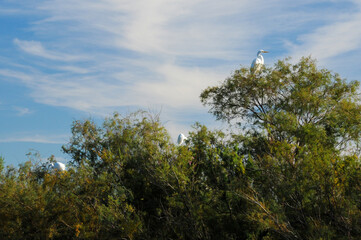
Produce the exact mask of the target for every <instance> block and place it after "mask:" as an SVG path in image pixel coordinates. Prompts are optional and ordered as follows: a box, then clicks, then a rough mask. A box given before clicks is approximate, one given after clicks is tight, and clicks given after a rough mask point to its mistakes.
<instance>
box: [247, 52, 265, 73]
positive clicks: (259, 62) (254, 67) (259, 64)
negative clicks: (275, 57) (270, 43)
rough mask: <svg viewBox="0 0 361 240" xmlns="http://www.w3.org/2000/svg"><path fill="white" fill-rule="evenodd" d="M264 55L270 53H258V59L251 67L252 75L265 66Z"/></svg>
mask: <svg viewBox="0 0 361 240" xmlns="http://www.w3.org/2000/svg"><path fill="white" fill-rule="evenodd" d="M262 53H268V51H265V50H259V51H258V53H257V57H256V58H255V59H254V60H253V61H252V65H251V72H252V73H256V72H258V71H260V70H261V68H262V66H263V64H264V59H263V56H262Z"/></svg>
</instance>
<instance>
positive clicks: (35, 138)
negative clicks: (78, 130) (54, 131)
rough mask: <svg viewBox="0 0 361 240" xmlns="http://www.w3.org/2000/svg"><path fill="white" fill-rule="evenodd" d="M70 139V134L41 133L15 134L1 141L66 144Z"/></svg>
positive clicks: (0, 140) (0, 141)
mask: <svg viewBox="0 0 361 240" xmlns="http://www.w3.org/2000/svg"><path fill="white" fill-rule="evenodd" d="M68 139H69V136H68V135H41V134H30V133H25V134H14V136H11V137H3V138H0V143H10V142H32V143H48V144H65V143H66V142H67V140H68Z"/></svg>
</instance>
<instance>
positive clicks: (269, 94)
mask: <svg viewBox="0 0 361 240" xmlns="http://www.w3.org/2000/svg"><path fill="white" fill-rule="evenodd" d="M358 86H359V83H358V82H349V83H347V82H346V80H343V79H341V78H340V76H339V75H338V74H333V73H331V72H330V71H328V70H326V69H321V70H318V69H317V67H316V64H315V61H314V60H312V59H310V58H302V59H301V61H300V62H299V63H296V64H294V65H292V64H290V63H289V62H288V61H287V60H285V61H279V62H278V63H276V64H275V66H274V67H273V68H264V69H263V71H262V72H261V73H260V74H256V75H253V74H250V73H249V70H248V69H246V68H242V69H240V70H237V71H236V72H235V73H234V75H233V76H231V77H230V78H228V79H226V80H225V82H224V83H222V84H221V85H220V86H217V87H210V88H208V89H206V90H205V91H203V93H202V94H201V100H202V102H203V103H204V104H206V105H210V106H211V109H210V111H211V112H212V113H213V114H214V115H215V116H216V117H217V118H218V119H222V120H227V121H229V122H231V121H233V120H236V121H238V125H240V126H241V127H243V130H244V134H243V135H242V136H238V139H239V144H240V145H241V146H242V147H241V148H240V151H239V153H240V155H243V156H248V162H249V164H247V170H246V172H247V173H249V174H250V175H249V176H250V178H251V179H252V180H253V188H254V191H256V192H257V193H258V194H259V196H262V199H264V204H265V206H266V207H267V211H269V213H270V215H273V216H274V217H275V218H277V219H278V220H277V221H278V222H279V224H281V225H282V226H285V228H284V229H282V228H280V229H279V230H280V231H281V234H282V236H283V238H286V239H287V238H292V239H293V238H294V239H343V238H348V239H356V238H357V236H360V235H361V228H360V227H359V225H358V224H359V222H360V221H361V211H360V195H359V194H357V189H358V188H359V186H360V178H359V177H356V175H358V176H360V174H361V172H360V170H359V169H360V160H359V152H360V148H359V143H360V133H361V111H360V110H361V105H360V104H359V98H358V92H357V90H358ZM249 123H251V124H249ZM356 172H357V173H356ZM354 177H356V178H358V179H357V180H355V179H354ZM351 182H352V183H353V184H355V183H356V185H353V188H352V189H350V188H349V185H350V184H351ZM258 220H260V219H258Z"/></svg>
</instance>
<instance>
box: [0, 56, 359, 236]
mask: <svg viewBox="0 0 361 240" xmlns="http://www.w3.org/2000/svg"><path fill="white" fill-rule="evenodd" d="M357 88H358V83H357V82H351V83H347V82H346V81H345V80H343V79H341V78H340V77H339V76H338V75H337V74H332V73H331V72H330V71H328V70H325V69H321V70H318V69H317V68H316V65H315V62H314V61H313V60H311V59H310V58H303V59H302V60H301V61H300V62H299V63H297V64H294V65H292V64H290V63H289V62H288V61H287V60H285V61H279V62H278V63H276V64H275V66H274V67H273V68H264V69H263V70H262V71H261V72H259V73H256V74H252V73H250V72H249V70H248V69H246V68H241V69H240V70H237V71H236V72H235V73H234V74H233V75H232V76H231V77H229V78H227V79H226V80H225V81H224V82H223V83H222V84H221V85H220V86H216V87H210V88H208V89H206V90H204V91H203V93H202V94H201V100H202V102H203V103H204V104H208V105H210V107H211V108H210V111H211V112H212V113H213V114H215V116H216V117H217V118H218V119H222V120H229V122H230V123H234V122H237V124H236V126H238V127H240V128H239V129H240V130H241V131H240V133H238V134H225V133H223V132H221V131H210V130H209V129H207V127H206V126H203V125H201V124H199V123H196V124H195V125H194V126H193V127H194V128H193V129H194V130H193V131H192V132H190V133H189V137H188V140H187V141H186V144H185V145H182V146H178V145H174V144H173V143H172V142H171V141H170V137H169V135H168V133H167V131H166V129H165V128H164V127H163V126H162V124H161V123H160V121H159V119H158V118H157V117H154V116H151V115H149V114H148V113H145V112H137V113H134V114H131V115H129V116H126V117H122V116H120V115H119V114H114V115H113V116H112V117H111V118H108V119H106V120H105V121H104V123H103V125H102V126H97V125H96V124H95V123H94V122H92V121H90V120H86V121H75V122H74V123H73V126H72V138H71V139H70V141H69V143H68V144H67V145H65V146H64V147H63V150H64V152H65V153H67V154H69V156H70V157H71V159H72V161H71V163H70V165H69V167H68V169H67V171H65V172H58V171H54V170H52V169H51V168H50V163H51V162H53V161H54V159H53V157H51V158H49V160H48V162H47V163H42V164H40V163H36V161H28V162H26V163H24V164H22V165H20V166H19V168H13V167H4V164H3V161H2V159H0V160H1V161H0V171H1V174H0V239H358V238H359V236H361V227H360V226H361V165H360V160H359V153H360V152H359V151H360V149H359V141H360V133H361V111H360V110H361V109H360V108H361V106H360V104H359V99H358V96H357Z"/></svg>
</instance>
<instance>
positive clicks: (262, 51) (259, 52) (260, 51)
mask: <svg viewBox="0 0 361 240" xmlns="http://www.w3.org/2000/svg"><path fill="white" fill-rule="evenodd" d="M261 53H268V51H265V50H262V49H261V50H259V51H258V53H257V56H258V55H260V54H261Z"/></svg>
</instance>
